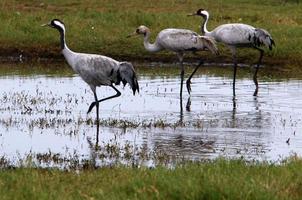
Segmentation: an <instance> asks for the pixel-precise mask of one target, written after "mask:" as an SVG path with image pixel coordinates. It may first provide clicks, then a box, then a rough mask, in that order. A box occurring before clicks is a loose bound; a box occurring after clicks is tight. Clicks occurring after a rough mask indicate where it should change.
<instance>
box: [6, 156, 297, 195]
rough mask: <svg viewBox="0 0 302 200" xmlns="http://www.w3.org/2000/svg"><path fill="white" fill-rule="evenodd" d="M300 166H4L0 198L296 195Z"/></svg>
mask: <svg viewBox="0 0 302 200" xmlns="http://www.w3.org/2000/svg"><path fill="white" fill-rule="evenodd" d="M301 167H302V161H301V160H299V159H292V160H290V161H287V162H286V163H283V164H281V165H273V164H268V163H253V164H248V163H245V162H243V161H241V160H232V161H226V160H220V159H218V160H215V161H213V162H210V163H187V164H184V165H181V166H178V167H176V168H175V169H167V168H164V167H158V168H156V169H148V168H125V167H115V168H101V169H97V170H84V171H80V172H75V171H71V172H64V171H60V170H55V169H52V170H50V169H27V168H19V169H13V170H12V169H7V170H2V171H1V173H0V186H1V187H0V195H1V199H300V198H301V195H302V173H301Z"/></svg>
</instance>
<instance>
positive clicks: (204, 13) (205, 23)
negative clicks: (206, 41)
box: [201, 10, 210, 34]
mask: <svg viewBox="0 0 302 200" xmlns="http://www.w3.org/2000/svg"><path fill="white" fill-rule="evenodd" d="M201 14H203V15H204V16H205V20H204V22H203V23H202V24H201V32H202V33H203V34H205V33H210V32H209V31H208V29H207V25H208V21H209V17H210V14H209V13H208V11H206V10H203V11H201Z"/></svg>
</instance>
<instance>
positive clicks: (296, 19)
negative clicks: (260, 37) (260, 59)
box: [0, 0, 302, 64]
mask: <svg viewBox="0 0 302 200" xmlns="http://www.w3.org/2000/svg"><path fill="white" fill-rule="evenodd" d="M198 8H205V9H207V10H208V11H209V12H210V14H211V18H210V21H209V29H212V28H214V27H216V26H217V25H219V24H223V23H229V22H240V23H241V22H242V23H247V24H251V25H254V26H255V27H262V28H265V29H267V30H268V31H269V32H271V34H272V36H273V37H274V39H275V41H276V44H277V46H276V49H275V50H274V51H272V52H269V53H268V52H267V56H266V57H265V62H268V63H273V64H274V63H280V62H281V63H283V64H284V63H299V62H300V60H301V58H300V57H301V56H300V55H301V53H300V52H301V47H302V37H301V35H302V29H301V24H302V14H301V12H300V11H301V4H296V3H294V2H287V3H284V2H283V1H278V0H268V1H265V2H263V1H259V0H255V1H242V0H227V1H222V0H219V1H215V2H212V1H197V0H194V1H178V0H177V1H176V0H168V1H164V2H163V1H159V0H156V1H139V0H132V1H127V2H125V1H120V0H119V1H114V2H113V1H109V0H104V1H101V2H100V1H80V2H79V1H71V0H68V1H64V2H60V1H43V3H41V2H39V1H33V0H32V1H22V2H20V1H8V0H3V1H1V4H0V11H1V12H0V22H1V24H2V29H1V32H0V44H1V49H2V52H3V54H5V51H4V49H11V50H12V49H13V50H16V51H18V52H19V53H23V54H25V55H31V56H42V57H43V56H46V57H47V56H48V57H53V56H57V57H58V55H59V44H58V42H59V39H58V38H59V36H58V33H57V32H56V31H55V30H52V29H46V28H42V27H41V26H40V25H41V24H43V23H46V22H48V21H50V20H51V19H53V18H59V19H62V20H63V21H64V22H65V24H66V27H67V41H68V44H69V46H70V47H71V48H72V49H74V50H76V51H83V52H91V53H102V54H106V55H115V56H119V57H132V58H136V59H145V58H152V57H153V56H155V57H162V58H164V57H172V56H171V54H170V53H167V52H161V53H159V54H150V53H148V52H146V51H145V50H144V49H143V45H142V38H131V39H127V38H126V36H127V35H128V34H129V33H132V32H133V31H135V29H136V28H137V27H138V26H139V25H141V24H144V25H147V26H149V27H150V28H151V30H152V33H153V34H152V40H154V38H155V36H156V34H157V33H158V32H159V31H160V30H161V29H164V28H168V27H175V28H188V29H192V30H195V31H197V32H199V26H200V23H201V19H200V18H199V17H187V16H186V15H187V14H188V13H191V12H194V11H196V10H197V9H198ZM9 52H11V51H9ZM240 54H242V55H241V56H242V57H243V59H247V60H249V61H253V62H255V61H254V60H255V59H254V57H255V56H258V55H257V53H255V52H254V51H250V50H243V51H240ZM222 55H224V56H225V57H226V58H228V57H229V56H228V55H230V53H229V51H228V50H227V49H223V50H222ZM204 57H206V58H208V59H210V60H211V59H212V60H214V59H216V58H215V57H214V56H212V55H209V54H208V53H206V54H205V55H204ZM225 57H223V56H222V57H220V59H222V58H225ZM289 57H290V59H289ZM173 58H174V57H173ZM228 59H229V58H228Z"/></svg>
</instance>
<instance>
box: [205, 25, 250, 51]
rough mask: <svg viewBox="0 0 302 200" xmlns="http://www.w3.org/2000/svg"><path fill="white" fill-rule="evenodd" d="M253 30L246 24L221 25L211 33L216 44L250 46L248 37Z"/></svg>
mask: <svg viewBox="0 0 302 200" xmlns="http://www.w3.org/2000/svg"><path fill="white" fill-rule="evenodd" d="M254 31H255V28H254V27H252V26H250V25H247V24H223V25H221V26H218V27H217V28H215V29H214V30H213V31H212V32H211V36H213V37H214V38H215V39H216V41H217V42H223V43H225V44H229V45H238V46H239V45H248V44H251V41H250V39H249V38H250V35H251V34H253V33H254Z"/></svg>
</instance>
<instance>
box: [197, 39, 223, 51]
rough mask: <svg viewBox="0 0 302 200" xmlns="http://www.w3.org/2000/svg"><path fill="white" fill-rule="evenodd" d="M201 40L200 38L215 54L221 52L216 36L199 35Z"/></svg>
mask: <svg viewBox="0 0 302 200" xmlns="http://www.w3.org/2000/svg"><path fill="white" fill-rule="evenodd" d="M199 40H200V42H202V43H203V45H204V46H205V48H207V49H208V50H209V51H211V52H212V53H213V54H216V55H218V54H219V51H218V48H217V45H216V41H215V40H214V38H212V37H208V36H199Z"/></svg>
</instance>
